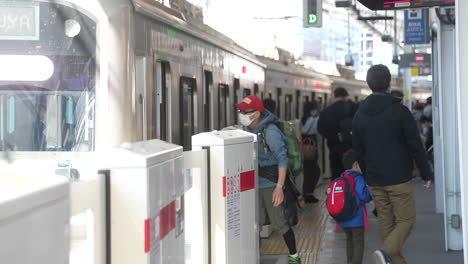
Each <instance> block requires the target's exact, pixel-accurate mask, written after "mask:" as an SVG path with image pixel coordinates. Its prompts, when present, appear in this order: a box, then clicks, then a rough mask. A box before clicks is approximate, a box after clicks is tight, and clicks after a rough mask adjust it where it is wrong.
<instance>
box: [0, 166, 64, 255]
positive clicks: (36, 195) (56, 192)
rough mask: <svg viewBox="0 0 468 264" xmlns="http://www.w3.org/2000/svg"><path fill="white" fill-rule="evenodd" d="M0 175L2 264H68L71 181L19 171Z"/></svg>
mask: <svg viewBox="0 0 468 264" xmlns="http://www.w3.org/2000/svg"><path fill="white" fill-rule="evenodd" d="M1 171H2V172H1V174H0V262H1V263H11V264H13V263H14V264H16V263H18V264H64V263H68V261H69V232H68V220H69V217H70V213H69V211H70V200H69V184H68V181H67V180H66V179H65V178H64V177H60V176H55V175H48V174H46V175H42V174H41V173H38V172H36V173H34V171H31V170H29V171H27V170H24V169H18V167H15V168H14V169H13V168H12V169H8V167H3V166H2V168H1Z"/></svg>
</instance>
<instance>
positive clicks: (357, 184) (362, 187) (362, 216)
mask: <svg viewBox="0 0 468 264" xmlns="http://www.w3.org/2000/svg"><path fill="white" fill-rule="evenodd" d="M345 173H347V174H348V175H349V176H351V177H353V178H354V193H355V197H356V203H357V204H358V205H359V207H358V211H357V213H356V216H355V217H353V218H352V219H350V220H348V221H342V222H338V225H339V226H340V227H341V228H346V227H361V226H364V227H365V226H366V222H367V211H366V203H367V202H370V201H371V200H372V197H371V195H370V193H369V190H368V189H367V185H366V182H365V181H364V178H363V177H362V175H361V174H359V173H358V172H357V171H354V170H347V171H346V172H344V173H343V174H345Z"/></svg>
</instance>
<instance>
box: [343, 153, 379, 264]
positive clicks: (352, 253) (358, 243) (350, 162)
mask: <svg viewBox="0 0 468 264" xmlns="http://www.w3.org/2000/svg"><path fill="white" fill-rule="evenodd" d="M343 165H344V166H345V168H347V169H348V170H347V171H345V172H343V174H342V175H343V176H349V177H352V178H353V179H354V190H353V191H354V193H355V197H353V199H355V200H356V204H357V205H358V209H357V213H356V215H355V216H354V217H353V218H352V219H350V220H346V221H337V222H338V225H339V226H340V227H341V228H343V230H344V232H345V234H346V257H347V260H348V264H362V258H363V256H364V241H365V239H364V231H365V230H367V228H368V225H367V211H366V205H365V204H366V203H367V202H369V201H370V200H372V197H371V195H370V193H369V190H368V189H367V185H366V182H365V181H364V178H363V176H362V171H361V168H360V167H359V163H358V159H357V154H356V152H355V151H354V150H352V149H350V150H348V151H347V152H346V153H345V154H344V155H343Z"/></svg>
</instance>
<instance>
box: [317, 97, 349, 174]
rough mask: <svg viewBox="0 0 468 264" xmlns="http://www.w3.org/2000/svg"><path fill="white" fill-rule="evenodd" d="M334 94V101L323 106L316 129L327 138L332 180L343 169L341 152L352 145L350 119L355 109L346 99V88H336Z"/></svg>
mask: <svg viewBox="0 0 468 264" xmlns="http://www.w3.org/2000/svg"><path fill="white" fill-rule="evenodd" d="M334 96H335V103H334V104H332V105H330V106H329V107H327V108H325V109H324V110H323V111H322V112H321V113H320V118H319V120H318V131H319V133H320V134H321V135H322V136H324V137H325V138H326V139H327V145H328V148H329V150H330V167H331V173H332V175H331V177H332V180H333V179H336V178H337V177H340V174H341V173H342V172H343V171H344V167H343V164H342V159H343V153H345V152H346V151H347V150H348V149H350V148H351V146H352V136H351V129H352V120H353V117H354V113H355V112H356V109H357V105H356V104H355V103H353V102H351V101H350V100H348V96H349V94H348V91H346V89H344V88H336V89H335V91H334Z"/></svg>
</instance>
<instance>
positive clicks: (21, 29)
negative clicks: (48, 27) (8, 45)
mask: <svg viewBox="0 0 468 264" xmlns="http://www.w3.org/2000/svg"><path fill="white" fill-rule="evenodd" d="M0 39H4V40H39V6H11V5H8V6H7V5H0Z"/></svg>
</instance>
